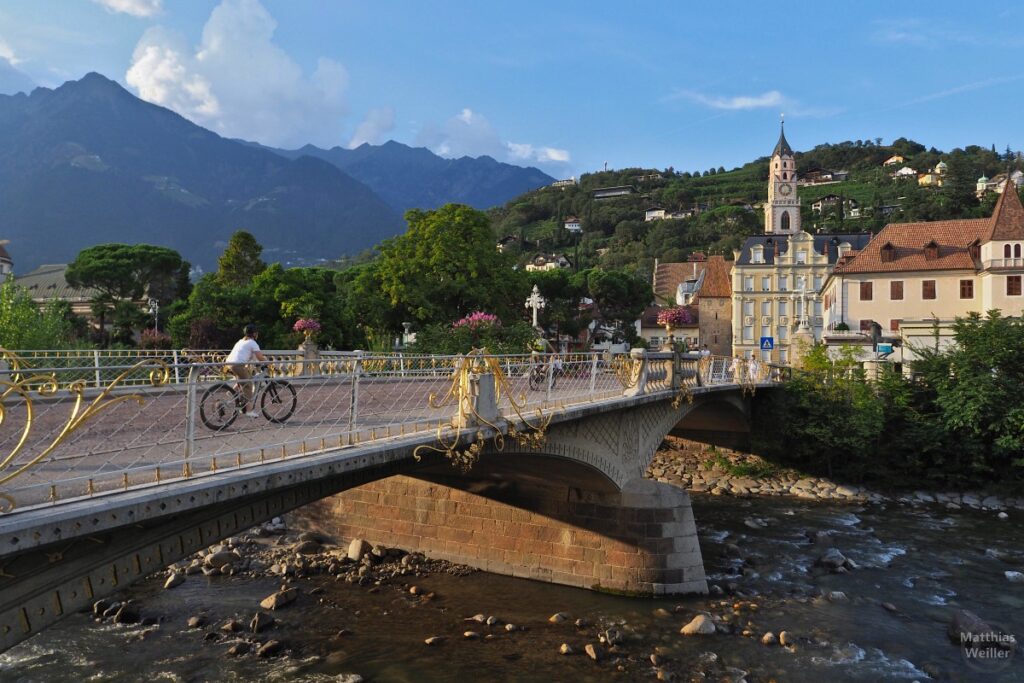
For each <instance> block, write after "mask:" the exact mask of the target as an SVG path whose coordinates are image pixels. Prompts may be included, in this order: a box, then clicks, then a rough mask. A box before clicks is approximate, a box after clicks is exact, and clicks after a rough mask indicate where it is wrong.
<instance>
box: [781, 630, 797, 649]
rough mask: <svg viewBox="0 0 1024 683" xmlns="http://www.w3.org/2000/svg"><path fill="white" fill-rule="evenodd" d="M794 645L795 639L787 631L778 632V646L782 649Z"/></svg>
mask: <svg viewBox="0 0 1024 683" xmlns="http://www.w3.org/2000/svg"><path fill="white" fill-rule="evenodd" d="M794 644H796V638H794V637H793V634H792V633H790V632H789V631H779V645H781V646H782V647H789V646H790V645H794Z"/></svg>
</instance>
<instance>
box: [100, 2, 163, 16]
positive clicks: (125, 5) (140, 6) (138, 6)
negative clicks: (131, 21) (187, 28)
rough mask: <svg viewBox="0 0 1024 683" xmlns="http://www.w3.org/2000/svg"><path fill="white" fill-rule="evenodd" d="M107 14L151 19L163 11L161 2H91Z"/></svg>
mask: <svg viewBox="0 0 1024 683" xmlns="http://www.w3.org/2000/svg"><path fill="white" fill-rule="evenodd" d="M92 1H93V2H95V3H96V4H97V5H102V6H103V7H105V8H106V9H107V11H108V12H120V13H121V14H130V15H132V16H133V17H151V16H153V15H154V14H159V13H160V12H162V11H163V9H164V6H163V5H164V2H163V0H92Z"/></svg>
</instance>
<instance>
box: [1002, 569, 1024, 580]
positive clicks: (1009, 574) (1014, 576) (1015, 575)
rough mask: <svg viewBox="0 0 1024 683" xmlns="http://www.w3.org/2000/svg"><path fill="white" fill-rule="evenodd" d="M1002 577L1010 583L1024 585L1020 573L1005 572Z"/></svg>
mask: <svg viewBox="0 0 1024 683" xmlns="http://www.w3.org/2000/svg"><path fill="white" fill-rule="evenodd" d="M1003 575H1004V576H1005V577H1006V580H1007V581H1009V582H1010V583H1024V574H1022V573H1020V572H1013V571H1006V572H1003Z"/></svg>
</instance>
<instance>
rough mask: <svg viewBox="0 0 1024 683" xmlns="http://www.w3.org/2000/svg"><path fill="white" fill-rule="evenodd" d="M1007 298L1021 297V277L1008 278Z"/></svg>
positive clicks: (1010, 276)
mask: <svg viewBox="0 0 1024 683" xmlns="http://www.w3.org/2000/svg"><path fill="white" fill-rule="evenodd" d="M1006 296H1020V275H1007V276H1006Z"/></svg>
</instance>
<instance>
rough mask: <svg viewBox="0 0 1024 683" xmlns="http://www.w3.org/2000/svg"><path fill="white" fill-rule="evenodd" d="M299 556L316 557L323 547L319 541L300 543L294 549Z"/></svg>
mask: <svg viewBox="0 0 1024 683" xmlns="http://www.w3.org/2000/svg"><path fill="white" fill-rule="evenodd" d="M292 550H294V551H295V552H296V553H298V554H299V555H316V554H317V553H318V552H320V551H321V550H323V547H322V546H321V545H320V543H319V542H318V541H300V542H299V543H297V544H295V547H294V548H292Z"/></svg>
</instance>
